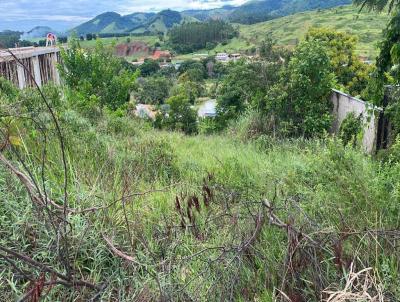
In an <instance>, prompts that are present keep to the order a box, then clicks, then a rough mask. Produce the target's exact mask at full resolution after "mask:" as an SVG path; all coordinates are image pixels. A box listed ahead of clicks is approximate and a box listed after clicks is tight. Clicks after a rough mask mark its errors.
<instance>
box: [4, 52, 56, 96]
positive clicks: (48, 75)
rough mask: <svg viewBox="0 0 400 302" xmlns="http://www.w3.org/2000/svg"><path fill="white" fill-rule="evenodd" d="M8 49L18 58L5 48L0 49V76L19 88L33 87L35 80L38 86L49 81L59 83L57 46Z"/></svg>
mask: <svg viewBox="0 0 400 302" xmlns="http://www.w3.org/2000/svg"><path fill="white" fill-rule="evenodd" d="M10 51H12V53H13V54H14V55H15V56H16V57H17V59H18V60H16V59H15V58H14V57H13V56H12V55H11V54H10V53H9V52H8V51H7V50H0V76H2V77H4V78H6V79H8V80H10V81H11V82H13V83H14V84H15V85H16V86H17V87H19V88H20V89H24V88H26V87H34V84H35V82H36V83H37V84H38V85H39V86H41V85H42V84H46V83H49V82H52V83H54V84H57V85H58V84H60V75H59V73H58V70H57V63H58V62H59V56H60V54H59V53H60V49H59V48H57V47H24V48H15V49H10ZM18 61H19V62H18ZM20 63H21V64H20ZM32 77H33V78H32Z"/></svg>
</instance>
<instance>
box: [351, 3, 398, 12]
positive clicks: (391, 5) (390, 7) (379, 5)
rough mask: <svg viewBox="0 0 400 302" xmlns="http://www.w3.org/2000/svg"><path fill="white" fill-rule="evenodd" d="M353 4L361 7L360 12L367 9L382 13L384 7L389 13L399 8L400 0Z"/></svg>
mask: <svg viewBox="0 0 400 302" xmlns="http://www.w3.org/2000/svg"><path fill="white" fill-rule="evenodd" d="M353 2H354V4H355V5H357V6H360V7H361V10H362V9H364V8H368V9H370V10H376V11H383V10H384V9H385V8H386V7H387V8H388V11H389V12H392V11H393V9H395V8H396V7H399V6H400V0H353Z"/></svg>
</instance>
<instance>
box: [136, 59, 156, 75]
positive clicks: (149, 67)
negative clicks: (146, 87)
mask: <svg viewBox="0 0 400 302" xmlns="http://www.w3.org/2000/svg"><path fill="white" fill-rule="evenodd" d="M139 70H140V74H141V75H142V76H144V77H147V76H150V75H153V74H155V73H156V72H157V71H159V70H160V65H159V64H158V62H157V61H155V60H152V59H146V60H144V63H143V64H142V65H140V66H139Z"/></svg>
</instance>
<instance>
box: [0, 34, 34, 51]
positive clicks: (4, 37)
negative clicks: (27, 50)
mask: <svg viewBox="0 0 400 302" xmlns="http://www.w3.org/2000/svg"><path fill="white" fill-rule="evenodd" d="M21 35H22V32H19V31H12V30H5V31H1V32H0V48H13V47H15V46H16V45H17V46H19V47H25V46H32V45H33V43H31V42H29V41H25V40H22V41H21V39H20V38H21Z"/></svg>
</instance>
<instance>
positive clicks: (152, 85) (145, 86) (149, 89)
mask: <svg viewBox="0 0 400 302" xmlns="http://www.w3.org/2000/svg"><path fill="white" fill-rule="evenodd" d="M171 86H172V84H171V82H170V81H169V80H168V79H167V78H165V77H161V76H154V77H148V78H145V79H144V80H143V81H142V84H141V85H140V88H139V91H138V96H139V100H140V102H142V103H146V104H163V103H164V101H165V100H166V99H167V98H168V96H169V92H170V89H171Z"/></svg>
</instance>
